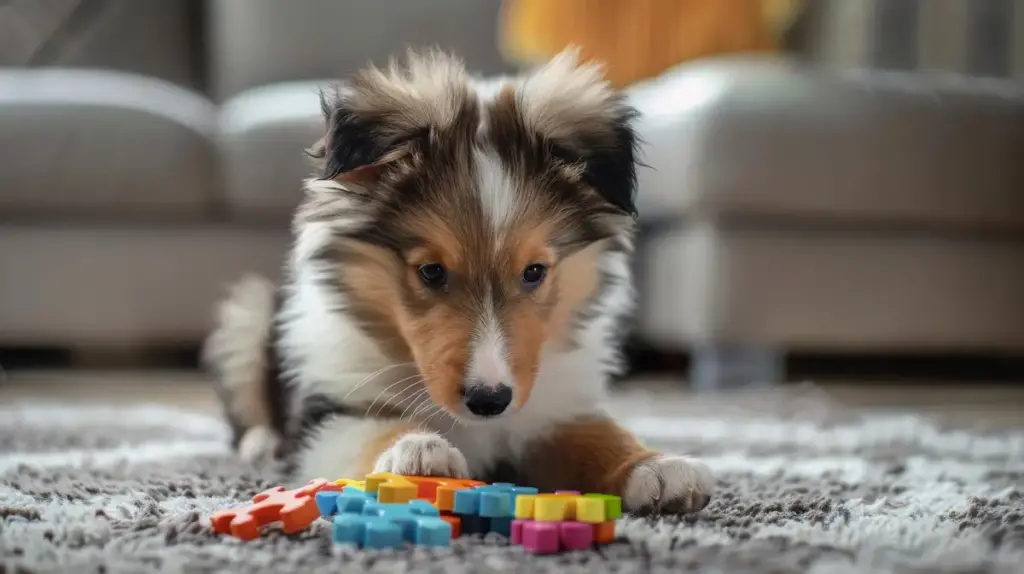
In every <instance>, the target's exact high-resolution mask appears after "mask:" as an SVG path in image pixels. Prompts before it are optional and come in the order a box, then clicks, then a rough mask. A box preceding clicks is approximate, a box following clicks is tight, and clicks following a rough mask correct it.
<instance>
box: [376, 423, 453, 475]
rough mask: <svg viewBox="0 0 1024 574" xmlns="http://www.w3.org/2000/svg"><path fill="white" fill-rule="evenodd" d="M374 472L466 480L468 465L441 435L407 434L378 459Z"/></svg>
mask: <svg viewBox="0 0 1024 574" xmlns="http://www.w3.org/2000/svg"><path fill="white" fill-rule="evenodd" d="M373 472H393V473H395V474H409V475H418V476H444V477H449V478H469V465H468V464H466V457H464V456H462V453H461V452H459V449H457V448H455V447H454V446H452V444H451V443H450V442H448V441H447V440H445V439H444V437H442V436H441V435H439V434H434V433H410V434H407V435H405V436H403V437H402V438H400V439H399V440H398V442H396V443H395V444H393V445H391V448H389V449H388V450H386V451H384V452H383V453H382V454H381V455H380V456H379V457H378V458H377V463H376V464H375V465H374V466H373Z"/></svg>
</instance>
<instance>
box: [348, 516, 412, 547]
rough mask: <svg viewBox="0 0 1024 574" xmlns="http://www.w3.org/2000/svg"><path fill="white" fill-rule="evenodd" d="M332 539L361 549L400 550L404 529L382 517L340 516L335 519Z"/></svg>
mask: <svg viewBox="0 0 1024 574" xmlns="http://www.w3.org/2000/svg"><path fill="white" fill-rule="evenodd" d="M331 538H333V539H334V541H335V542H338V543H341V544H345V543H350V544H355V545H356V546H358V547H360V548H378V549H381V548H400V547H401V546H402V527H401V526H400V525H399V524H396V523H394V522H391V521H390V520H388V519H387V518H382V517H380V516H366V515H363V514H353V513H346V514H339V515H337V516H335V517H334V528H333V529H332V531H331Z"/></svg>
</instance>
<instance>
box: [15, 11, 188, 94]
mask: <svg viewBox="0 0 1024 574" xmlns="http://www.w3.org/2000/svg"><path fill="white" fill-rule="evenodd" d="M201 12H202V4H201V0H113V1H107V0H45V1H44V0H30V1H26V2H0V67H15V68H23V67H29V68H38V67H51V66H54V67H69V68H108V69H114V70H120V71H124V72H132V73H137V74H142V75H147V76H152V77H156V78H160V79H163V80H167V81H170V82H173V83H175V84H178V85H181V86H185V87H188V88H192V89H196V90H203V89H204V87H205V71H204V68H205V64H204V59H205V55H204V52H205V50H204V48H203V30H202V18H201Z"/></svg>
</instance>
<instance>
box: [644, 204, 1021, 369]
mask: <svg viewBox="0 0 1024 574" xmlns="http://www.w3.org/2000/svg"><path fill="white" fill-rule="evenodd" d="M640 256H641V257H642V264H641V265H640V266H639V268H640V273H639V275H638V281H639V285H640V289H641V292H642V293H643V297H641V298H640V300H639V305H640V309H639V312H638V318H637V329H638V332H639V334H640V335H641V336H643V337H645V338H647V339H648V340H650V341H653V342H655V343H657V344H658V345H663V346H665V347H667V348H686V347H689V346H690V345H692V344H695V343H698V344H705V343H726V344H749V345H764V346H768V347H776V348H779V349H786V350H792V351H813V352H818V351H826V352H831V351H839V352H845V351H853V352H878V351H882V352H886V353H893V352H896V353H899V352H904V351H907V352H922V351H940V352H942V351H957V352H964V351H967V352H971V351H981V352H991V351H1000V352H1002V351H1005V352H1011V353H1020V352H1021V351H1024V299H1022V298H1021V296H1020V294H1021V293H1022V292H1024V265H1021V262H1022V261H1024V241H1021V240H1019V239H1018V240H1013V239H1006V238H997V237H970V236H967V235H966V234H949V235H942V234H934V233H910V232H904V233H886V234H869V233H864V232H860V231H856V230H849V229H821V228H816V227H814V226H807V227H800V226H795V225H794V226H789V227H782V226H774V225H772V226H767V225H755V224H750V223H746V224H738V223H728V222H726V223H722V222H714V221H693V222H690V223H687V224H681V225H677V226H676V227H675V228H672V229H669V230H664V231H661V232H658V233H655V234H653V235H652V236H651V237H650V238H649V240H648V241H646V242H645V243H644V244H643V247H642V249H640Z"/></svg>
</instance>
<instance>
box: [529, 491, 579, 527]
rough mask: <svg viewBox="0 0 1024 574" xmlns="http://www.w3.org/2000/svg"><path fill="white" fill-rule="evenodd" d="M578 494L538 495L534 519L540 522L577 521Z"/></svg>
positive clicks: (534, 508) (534, 504) (534, 506)
mask: <svg viewBox="0 0 1024 574" xmlns="http://www.w3.org/2000/svg"><path fill="white" fill-rule="evenodd" d="M578 498H580V496H579V495H577V494H538V495H537V497H536V498H534V500H533V519H534V520H536V521H538V522H562V521H565V520H576V500H577V499H578Z"/></svg>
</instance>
